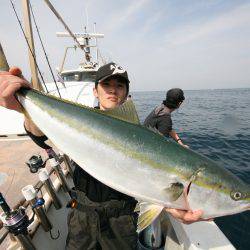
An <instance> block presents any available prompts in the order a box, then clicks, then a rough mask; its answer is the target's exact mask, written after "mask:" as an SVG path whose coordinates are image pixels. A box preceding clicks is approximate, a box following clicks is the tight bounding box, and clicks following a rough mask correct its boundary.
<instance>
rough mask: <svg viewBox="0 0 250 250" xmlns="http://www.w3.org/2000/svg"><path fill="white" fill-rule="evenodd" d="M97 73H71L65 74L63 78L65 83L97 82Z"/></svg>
mask: <svg viewBox="0 0 250 250" xmlns="http://www.w3.org/2000/svg"><path fill="white" fill-rule="evenodd" d="M95 76H96V72H95V71H88V72H69V73H63V74H62V78H63V80H64V81H65V82H72V81H74V82H75V81H90V82H94V81H95Z"/></svg>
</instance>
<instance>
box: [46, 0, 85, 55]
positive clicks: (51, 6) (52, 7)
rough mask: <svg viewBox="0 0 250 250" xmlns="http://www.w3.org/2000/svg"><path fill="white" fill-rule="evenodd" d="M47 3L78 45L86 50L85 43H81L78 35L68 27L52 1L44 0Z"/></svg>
mask: <svg viewBox="0 0 250 250" xmlns="http://www.w3.org/2000/svg"><path fill="white" fill-rule="evenodd" d="M44 1H45V3H46V4H47V5H48V7H49V8H50V10H51V11H52V12H53V13H54V15H55V16H56V17H57V19H58V20H59V21H60V22H61V23H62V24H63V26H64V28H65V29H66V30H67V31H68V33H69V34H70V36H71V37H72V38H73V39H74V41H75V42H76V44H77V46H78V47H79V48H80V49H82V50H83V51H84V52H86V51H85V49H84V48H85V45H81V44H80V43H79V41H78V40H77V38H76V36H75V35H74V33H73V32H72V31H71V30H70V28H69V27H68V25H67V24H66V23H65V22H64V20H63V18H62V17H61V16H60V14H59V13H58V12H57V11H56V9H55V8H54V6H53V5H52V4H51V2H50V1H49V0H44Z"/></svg>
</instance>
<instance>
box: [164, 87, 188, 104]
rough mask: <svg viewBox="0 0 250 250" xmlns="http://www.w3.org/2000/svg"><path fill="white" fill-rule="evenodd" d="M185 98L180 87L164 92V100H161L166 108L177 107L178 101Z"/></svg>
mask: <svg viewBox="0 0 250 250" xmlns="http://www.w3.org/2000/svg"><path fill="white" fill-rule="evenodd" d="M184 100H185V96H184V92H183V90H182V89H179V88H174V89H170V90H169V91H168V92H167V94H166V100H165V101H164V102H163V103H164V104H165V105H166V106H167V107H168V108H177V107H178V105H179V103H180V102H183V101H184Z"/></svg>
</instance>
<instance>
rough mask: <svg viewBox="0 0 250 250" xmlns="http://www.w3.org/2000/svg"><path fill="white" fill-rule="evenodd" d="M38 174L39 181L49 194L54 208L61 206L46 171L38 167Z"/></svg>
mask: <svg viewBox="0 0 250 250" xmlns="http://www.w3.org/2000/svg"><path fill="white" fill-rule="evenodd" d="M38 176H39V179H40V181H41V182H42V183H43V184H44V187H45V189H46V191H47V193H48V194H49V196H50V198H51V200H52V202H53V204H54V207H55V209H57V210H58V209H60V208H61V207H62V203H61V201H60V200H59V198H58V196H57V195H56V191H55V188H54V186H53V184H52V182H51V180H50V177H49V174H48V171H47V170H46V169H40V170H39V171H38Z"/></svg>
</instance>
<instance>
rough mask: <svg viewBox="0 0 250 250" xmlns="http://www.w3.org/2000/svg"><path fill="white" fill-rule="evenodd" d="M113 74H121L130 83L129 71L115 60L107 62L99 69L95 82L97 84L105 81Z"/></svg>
mask: <svg viewBox="0 0 250 250" xmlns="http://www.w3.org/2000/svg"><path fill="white" fill-rule="evenodd" d="M113 75H116V76H120V77H122V78H123V79H124V80H125V81H126V83H127V84H128V83H129V79H128V73H127V71H126V70H124V69H123V68H122V67H121V66H119V65H117V64H116V63H114V62H111V63H108V64H105V65H103V66H102V67H100V68H99V69H98V71H97V73H96V79H95V83H96V84H97V83H98V82H100V81H103V80H105V79H107V78H109V77H110V76H113Z"/></svg>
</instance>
